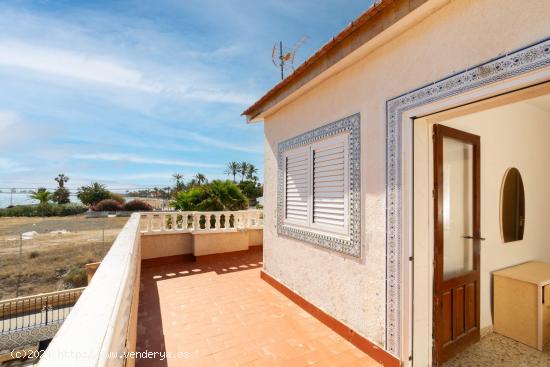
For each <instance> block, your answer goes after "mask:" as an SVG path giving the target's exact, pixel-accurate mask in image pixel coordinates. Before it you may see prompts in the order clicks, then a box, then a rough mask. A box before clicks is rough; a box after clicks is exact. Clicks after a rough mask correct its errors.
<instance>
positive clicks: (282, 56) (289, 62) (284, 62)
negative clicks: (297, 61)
mask: <svg viewBox="0 0 550 367" xmlns="http://www.w3.org/2000/svg"><path fill="white" fill-rule="evenodd" d="M307 38H308V37H307V36H303V37H302V38H301V39H300V40H299V41H298V42H297V43H296V44H295V45H294V47H292V49H290V50H283V41H279V47H278V48H279V50H277V43H275V44H274V45H273V49H272V50H271V61H273V65H275V67H277V68H278V69H280V70H281V80H283V79H284V78H285V70H288V69H289V68H291V69H292V71H294V57H295V55H296V51H297V50H298V49H299V48H300V46H302V45H303V44H304V42H305V41H306V40H307ZM277 51H278V52H279V55H276V53H277Z"/></svg>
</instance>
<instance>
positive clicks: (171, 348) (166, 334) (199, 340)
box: [136, 249, 379, 367]
mask: <svg viewBox="0 0 550 367" xmlns="http://www.w3.org/2000/svg"><path fill="white" fill-rule="evenodd" d="M261 260H262V252H261V249H254V250H250V251H246V252H240V253H234V254H231V255H227V254H225V255H223V256H221V257H216V258H213V259H209V260H202V261H201V262H200V263H194V262H190V261H189V262H179V263H175V264H165V265H154V266H144V267H143V268H142V272H141V290H140V304H139V316H138V318H139V319H138V340H137V343H138V345H137V350H138V351H141V352H143V351H149V352H161V351H165V352H171V353H172V358H166V359H165V360H160V359H159V358H156V359H138V360H137V361H136V364H137V366H193V367H199V366H285V367H291V366H311V365H313V366H379V364H378V363H377V362H375V361H374V360H373V359H372V358H370V357H369V356H367V355H366V354H364V353H363V352H361V351H360V350H358V349H357V348H355V347H354V346H353V345H352V344H350V343H349V342H347V341H346V340H345V339H343V338H342V337H340V336H339V335H338V334H336V333H334V332H333V331H332V330H330V329H329V328H328V327H326V326H325V325H323V324H322V323H321V322H319V321H318V320H316V319H315V318H313V317H312V316H310V315H309V314H308V313H306V312H305V311H303V310H302V309H301V308H299V307H298V306H297V305H295V304H294V303H293V302H291V301H290V300H289V299H287V298H286V297H285V296H283V295H282V294H280V293H279V292H278V291H276V290H275V289H274V288H272V287H271V286H270V285H268V284H267V283H265V282H264V281H263V280H261V279H260V269H261V266H262V262H261ZM178 352H179V353H180V355H179V356H178V355H177V353H178ZM183 353H185V355H183Z"/></svg>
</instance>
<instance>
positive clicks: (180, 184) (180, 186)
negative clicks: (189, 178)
mask: <svg viewBox="0 0 550 367" xmlns="http://www.w3.org/2000/svg"><path fill="white" fill-rule="evenodd" d="M172 178H174V181H176V186H175V187H174V190H175V191H176V192H179V191H182V190H183V189H184V184H183V175H182V174H181V173H174V174H173V175H172Z"/></svg>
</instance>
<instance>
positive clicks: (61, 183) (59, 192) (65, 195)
mask: <svg viewBox="0 0 550 367" xmlns="http://www.w3.org/2000/svg"><path fill="white" fill-rule="evenodd" d="M54 180H55V181H57V189H56V190H55V191H54V192H53V195H52V201H54V202H56V203H58V204H68V203H70V202H71V200H70V199H69V196H70V193H69V190H68V189H67V188H66V187H65V184H66V183H67V182H68V181H69V177H67V176H65V174H63V173H60V174H58V175H57V177H56V178H54Z"/></svg>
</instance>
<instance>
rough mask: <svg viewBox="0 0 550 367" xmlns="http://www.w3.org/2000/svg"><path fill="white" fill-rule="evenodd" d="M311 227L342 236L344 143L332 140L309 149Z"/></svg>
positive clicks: (342, 139)
mask: <svg viewBox="0 0 550 367" xmlns="http://www.w3.org/2000/svg"><path fill="white" fill-rule="evenodd" d="M312 160H313V164H312V166H313V167H312V168H313V174H312V191H313V207H312V225H313V226H315V227H319V228H325V229H327V230H332V231H335V232H342V233H343V232H346V230H347V218H348V215H347V214H348V213H347V209H348V204H347V199H348V192H347V191H348V180H347V175H348V167H347V162H348V159H347V139H346V137H345V136H336V137H333V138H330V139H327V140H326V141H323V142H320V143H317V144H315V145H313V146H312Z"/></svg>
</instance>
